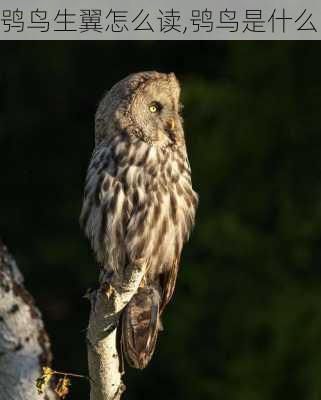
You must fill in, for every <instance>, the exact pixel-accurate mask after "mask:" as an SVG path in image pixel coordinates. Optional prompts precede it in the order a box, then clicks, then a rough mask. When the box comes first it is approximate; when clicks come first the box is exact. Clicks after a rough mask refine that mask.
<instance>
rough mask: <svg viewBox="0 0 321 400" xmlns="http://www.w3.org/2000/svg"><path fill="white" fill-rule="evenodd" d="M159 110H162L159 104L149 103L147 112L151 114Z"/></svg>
mask: <svg viewBox="0 0 321 400" xmlns="http://www.w3.org/2000/svg"><path fill="white" fill-rule="evenodd" d="M161 108H162V106H161V105H160V104H159V103H156V102H154V103H151V104H150V105H149V106H148V109H149V111H150V112H151V113H156V112H159V111H160V110H161Z"/></svg>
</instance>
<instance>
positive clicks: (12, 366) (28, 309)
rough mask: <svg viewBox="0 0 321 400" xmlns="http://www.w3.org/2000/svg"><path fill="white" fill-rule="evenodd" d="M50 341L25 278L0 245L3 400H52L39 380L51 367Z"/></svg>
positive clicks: (0, 398) (0, 397) (0, 392)
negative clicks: (39, 387) (44, 369)
mask: <svg viewBox="0 0 321 400" xmlns="http://www.w3.org/2000/svg"><path fill="white" fill-rule="evenodd" d="M50 363H51V351H50V342H49V337H48V335H47V333H46V331H45V329H44V325H43V322H42V319H41V314H40V312H39V310H38V309H37V308H36V307H35V305H34V301H33V298H32V297H31V295H30V294H29V293H28V292H27V290H26V289H25V288H24V286H23V277H22V275H21V273H20V271H19V269H18V267H17V265H16V263H15V261H14V259H13V258H12V256H11V255H10V254H9V253H8V250H7V248H6V247H5V246H4V245H3V244H2V242H1V241H0V400H48V399H49V400H53V399H56V398H57V397H56V395H55V394H54V392H53V391H52V390H51V389H50V388H46V390H45V392H44V393H43V394H41V395H39V394H38V392H37V388H36V379H37V378H38V377H39V376H40V375H41V368H42V366H44V365H46V366H48V365H50Z"/></svg>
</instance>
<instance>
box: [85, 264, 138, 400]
mask: <svg viewBox="0 0 321 400" xmlns="http://www.w3.org/2000/svg"><path fill="white" fill-rule="evenodd" d="M143 276H144V268H142V266H141V265H138V264H137V265H132V266H131V267H128V268H126V272H125V274H124V276H122V275H119V274H117V273H116V272H115V273H114V275H113V276H112V277H111V278H110V277H109V276H107V274H105V275H103V276H102V279H101V285H100V288H99V289H98V290H97V291H96V292H94V293H92V294H91V295H90V296H89V297H90V301H91V312H90V318H89V326H88V331H87V348H88V367H89V375H90V378H91V383H90V387H91V390H90V400H119V399H120V398H121V395H122V393H123V392H124V390H125V385H124V384H123V382H122V374H123V371H122V370H121V369H122V366H121V363H122V360H120V355H119V354H118V351H117V326H118V323H119V317H120V314H121V311H122V310H123V309H124V307H125V306H126V305H127V304H128V302H129V301H130V299H131V298H132V297H133V295H134V294H135V293H136V292H137V289H138V287H139V285H140V282H141V280H142V278H143Z"/></svg>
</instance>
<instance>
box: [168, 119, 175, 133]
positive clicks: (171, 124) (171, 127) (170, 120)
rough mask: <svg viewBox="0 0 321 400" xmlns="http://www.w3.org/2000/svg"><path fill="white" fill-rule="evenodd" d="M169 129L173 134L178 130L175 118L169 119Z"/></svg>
mask: <svg viewBox="0 0 321 400" xmlns="http://www.w3.org/2000/svg"><path fill="white" fill-rule="evenodd" d="M168 128H169V130H170V131H171V132H175V130H176V121H175V119H174V118H169V120H168Z"/></svg>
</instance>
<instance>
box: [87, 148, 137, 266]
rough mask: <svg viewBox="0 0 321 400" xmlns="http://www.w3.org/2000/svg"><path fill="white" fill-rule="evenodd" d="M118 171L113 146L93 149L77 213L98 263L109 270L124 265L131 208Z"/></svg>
mask: <svg viewBox="0 0 321 400" xmlns="http://www.w3.org/2000/svg"><path fill="white" fill-rule="evenodd" d="M118 142H119V141H116V143H118ZM118 172H119V166H118V160H117V155H116V154H115V147H114V146H112V145H111V144H108V145H106V144H105V145H102V146H99V147H98V148H97V149H95V151H94V153H93V156H92V159H91V162H90V164H89V167H88V172H87V177H86V182H85V190H84V199H83V206H82V211H81V215H80V225H81V227H82V229H83V230H84V232H85V235H86V236H87V238H88V239H89V241H90V243H91V247H92V249H93V251H94V253H95V256H96V259H97V261H98V263H99V264H100V265H101V266H102V267H103V268H104V269H106V270H110V271H113V270H116V269H119V268H121V267H124V265H125V262H126V246H125V244H124V241H125V236H126V226H127V223H128V219H129V214H130V207H131V204H130V201H129V198H128V196H127V194H126V191H125V188H124V184H123V182H122V181H121V176H120V175H119V173H118Z"/></svg>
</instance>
